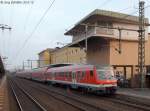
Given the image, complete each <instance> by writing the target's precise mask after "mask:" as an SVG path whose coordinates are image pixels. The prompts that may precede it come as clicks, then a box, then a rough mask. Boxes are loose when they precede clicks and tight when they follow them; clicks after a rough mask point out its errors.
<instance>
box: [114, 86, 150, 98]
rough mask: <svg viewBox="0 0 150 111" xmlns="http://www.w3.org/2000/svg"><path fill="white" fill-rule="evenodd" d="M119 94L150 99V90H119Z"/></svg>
mask: <svg viewBox="0 0 150 111" xmlns="http://www.w3.org/2000/svg"><path fill="white" fill-rule="evenodd" d="M117 94H121V95H127V96H133V97H139V98H145V99H150V89H149V88H143V89H141V88H118V91H117Z"/></svg>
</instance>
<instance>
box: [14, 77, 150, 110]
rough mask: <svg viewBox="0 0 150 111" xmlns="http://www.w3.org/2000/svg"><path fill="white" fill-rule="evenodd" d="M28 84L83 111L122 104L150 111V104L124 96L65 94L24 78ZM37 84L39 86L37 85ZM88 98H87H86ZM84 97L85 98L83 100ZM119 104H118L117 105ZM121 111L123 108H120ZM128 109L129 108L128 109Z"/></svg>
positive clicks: (122, 105)
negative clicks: (125, 98)
mask: <svg viewBox="0 0 150 111" xmlns="http://www.w3.org/2000/svg"><path fill="white" fill-rule="evenodd" d="M17 81H19V79H17ZM24 81H25V83H26V84H28V86H30V87H31V88H32V89H35V90H37V91H39V92H43V93H45V94H47V95H49V96H52V97H53V98H55V99H57V100H59V101H63V102H65V103H66V104H69V105H71V106H73V107H76V108H78V109H79V110H81V111H91V110H92V111H110V109H111V108H112V111H113V110H114V111H116V110H115V109H113V107H117V106H120V108H121V107H122V110H123V111H125V109H124V108H125V107H126V108H127V107H129V110H131V109H135V110H136V111H149V109H150V106H149V105H144V104H140V103H138V102H131V101H125V100H124V99H123V98H122V99H121V100H120V99H118V98H115V97H114V98H111V97H110V98H108V97H98V96H87V97H85V96H83V95H82V96H81V94H76V93H73V94H71V95H70V94H64V93H62V92H60V90H54V89H53V88H52V89H50V88H48V87H45V86H44V85H42V84H39V83H38V84H37V83H33V84H31V82H30V81H27V80H24ZM35 84H37V86H38V87H37V86H36V85H35ZM85 98H86V99H85ZM83 99H84V100H83ZM92 102H93V103H97V104H92ZM100 102H104V103H106V104H108V102H111V103H113V104H112V105H114V106H112V107H110V109H108V108H106V106H107V105H105V106H103V105H100ZM116 104H117V106H116ZM118 111H121V110H118ZM127 111H128V110H127Z"/></svg>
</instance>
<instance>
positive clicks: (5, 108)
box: [0, 76, 9, 111]
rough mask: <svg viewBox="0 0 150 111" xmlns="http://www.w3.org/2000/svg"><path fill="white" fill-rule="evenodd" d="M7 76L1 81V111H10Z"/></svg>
mask: <svg viewBox="0 0 150 111" xmlns="http://www.w3.org/2000/svg"><path fill="white" fill-rule="evenodd" d="M8 103H9V101H8V91H7V82H6V76H4V77H2V78H1V79H0V111H9V104H8Z"/></svg>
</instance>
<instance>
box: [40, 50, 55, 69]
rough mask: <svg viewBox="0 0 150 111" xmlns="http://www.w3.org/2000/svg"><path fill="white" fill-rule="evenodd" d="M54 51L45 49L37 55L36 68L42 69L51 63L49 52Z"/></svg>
mask: <svg viewBox="0 0 150 111" xmlns="http://www.w3.org/2000/svg"><path fill="white" fill-rule="evenodd" d="M53 50H54V49H50V48H47V49H45V50H43V51H41V52H40V53H39V54H38V67H43V66H46V65H48V64H51V63H52V60H51V56H52V55H51V51H53Z"/></svg>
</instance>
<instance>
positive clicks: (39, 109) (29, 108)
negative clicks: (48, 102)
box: [9, 80, 47, 111]
mask: <svg viewBox="0 0 150 111" xmlns="http://www.w3.org/2000/svg"><path fill="white" fill-rule="evenodd" d="M9 84H10V87H11V90H12V92H13V95H14V97H15V99H16V101H17V104H18V107H19V110H20V111H47V110H46V109H45V108H44V107H43V106H42V105H41V104H40V103H39V102H38V101H36V99H35V98H33V97H32V96H31V95H30V94H29V93H28V92H26V91H25V90H24V89H22V88H21V87H20V86H18V85H17V84H16V83H15V82H14V81H13V80H9Z"/></svg>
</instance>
